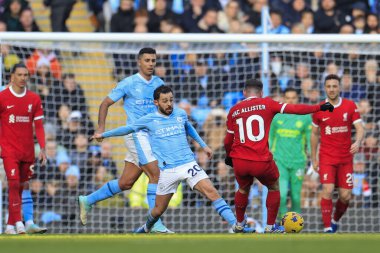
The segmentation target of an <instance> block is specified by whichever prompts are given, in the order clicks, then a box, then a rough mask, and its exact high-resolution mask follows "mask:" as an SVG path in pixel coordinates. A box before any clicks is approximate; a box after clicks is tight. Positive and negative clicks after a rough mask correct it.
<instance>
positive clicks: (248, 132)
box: [236, 115, 265, 143]
mask: <svg viewBox="0 0 380 253" xmlns="http://www.w3.org/2000/svg"><path fill="white" fill-rule="evenodd" d="M253 121H257V123H258V126H259V134H258V135H254V134H253V129H252V124H253ZM236 124H238V126H239V139H240V142H241V143H245V138H246V136H247V137H248V139H249V140H251V141H255V142H257V141H261V140H262V139H263V138H264V135H265V130H264V119H263V117H261V116H260V115H251V116H249V117H248V118H247V119H246V121H245V122H244V118H238V119H237V120H236Z"/></svg>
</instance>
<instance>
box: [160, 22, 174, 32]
mask: <svg viewBox="0 0 380 253" xmlns="http://www.w3.org/2000/svg"><path fill="white" fill-rule="evenodd" d="M174 26H175V24H174V22H173V21H172V20H171V19H163V20H161V21H160V24H159V27H160V30H159V32H161V33H171V31H172V30H173V28H174Z"/></svg>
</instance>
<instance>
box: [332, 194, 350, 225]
mask: <svg viewBox="0 0 380 253" xmlns="http://www.w3.org/2000/svg"><path fill="white" fill-rule="evenodd" d="M348 205H349V203H347V204H345V203H343V202H342V201H340V199H338V200H337V201H336V204H335V212H334V221H339V220H340V218H342V216H343V214H344V213H345V212H346V210H347V207H348Z"/></svg>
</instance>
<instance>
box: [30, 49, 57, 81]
mask: <svg viewBox="0 0 380 253" xmlns="http://www.w3.org/2000/svg"><path fill="white" fill-rule="evenodd" d="M42 58H44V59H46V60H48V61H49V62H50V71H51V73H52V75H53V76H54V78H56V79H61V75H62V67H61V63H60V62H59V61H58V58H57V55H56V54H55V53H54V52H53V51H52V50H51V49H47V48H39V49H36V50H35V51H34V52H33V54H32V55H31V56H30V57H29V58H28V59H26V60H25V64H26V66H27V68H28V70H29V74H30V75H34V74H35V73H36V68H37V62H38V60H39V59H42Z"/></svg>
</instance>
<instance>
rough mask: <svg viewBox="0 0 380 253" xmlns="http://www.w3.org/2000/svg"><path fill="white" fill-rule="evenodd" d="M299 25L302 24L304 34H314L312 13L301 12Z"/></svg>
mask: <svg viewBox="0 0 380 253" xmlns="http://www.w3.org/2000/svg"><path fill="white" fill-rule="evenodd" d="M301 23H302V24H303V26H304V28H305V30H306V33H308V34H310V33H314V13H313V12H312V11H304V12H302V16H301Z"/></svg>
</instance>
